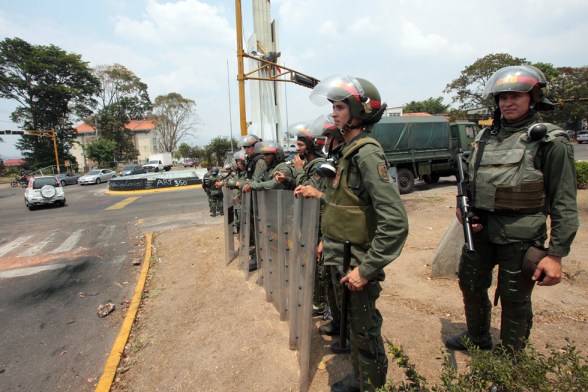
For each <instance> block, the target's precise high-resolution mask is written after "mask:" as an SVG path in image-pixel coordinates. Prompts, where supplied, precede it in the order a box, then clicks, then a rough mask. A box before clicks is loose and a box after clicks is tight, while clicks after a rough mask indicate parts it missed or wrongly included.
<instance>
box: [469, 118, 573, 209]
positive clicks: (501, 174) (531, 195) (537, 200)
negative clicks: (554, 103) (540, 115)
mask: <svg viewBox="0 0 588 392" xmlns="http://www.w3.org/2000/svg"><path fill="white" fill-rule="evenodd" d="M533 125H536V124H532V125H531V126H533ZM544 125H545V126H547V131H548V133H547V135H546V136H545V137H543V138H542V139H540V140H537V141H533V140H531V139H530V137H529V136H528V135H527V132H526V130H523V131H519V132H514V133H513V134H511V135H510V136H508V137H507V138H505V139H503V140H502V141H499V140H498V139H497V138H496V137H493V136H491V137H490V138H488V140H487V141H486V147H485V149H484V150H483V153H482V159H481V161H480V166H479V168H478V170H477V172H475V173H474V162H475V161H476V154H477V153H478V149H477V148H476V150H475V151H474V153H473V155H472V157H471V159H470V164H469V171H470V173H473V174H474V176H473V186H474V187H473V189H474V206H475V208H479V209H482V210H486V211H495V212H505V213H521V214H523V213H524V214H533V213H537V212H540V211H542V210H543V208H544V205H545V191H544V188H545V187H544V184H543V172H542V171H541V170H540V168H539V167H538V166H536V165H535V158H536V157H537V153H538V151H539V149H540V148H541V145H542V144H543V143H546V142H549V141H551V140H553V138H555V137H556V136H559V134H561V133H562V131H561V130H560V129H559V128H558V127H556V126H555V125H552V124H547V123H546V124H544ZM529 128H530V127H529ZM484 132H490V130H485V131H484ZM484 132H480V133H479V134H478V135H477V137H476V142H478V141H479V140H480V138H481V136H482V134H483V133H484Z"/></svg>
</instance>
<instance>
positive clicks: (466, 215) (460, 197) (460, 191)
mask: <svg viewBox="0 0 588 392" xmlns="http://www.w3.org/2000/svg"><path fill="white" fill-rule="evenodd" d="M463 161H464V156H463V154H457V208H459V209H460V211H461V219H462V226H463V236H464V239H465V248H466V252H475V251H476V250H475V248H474V238H473V235H472V220H471V218H472V216H473V213H472V211H471V210H470V204H469V199H470V198H469V195H470V179H469V176H468V172H467V170H466V169H465V167H464V162H463Z"/></svg>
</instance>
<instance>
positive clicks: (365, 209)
mask: <svg viewBox="0 0 588 392" xmlns="http://www.w3.org/2000/svg"><path fill="white" fill-rule="evenodd" d="M366 144H374V145H376V146H378V147H380V144H379V143H378V142H377V141H376V140H374V139H372V138H371V137H365V138H362V139H359V140H356V141H355V142H353V143H352V144H351V145H349V146H348V147H346V148H345V149H344V150H343V152H342V154H343V156H342V157H341V159H340V160H339V163H338V164H337V174H336V176H335V177H334V178H333V179H332V180H331V181H327V184H326V203H325V211H324V213H323V220H322V231H323V234H324V235H325V236H327V237H329V238H331V239H333V240H335V241H340V242H343V241H351V243H352V244H355V245H360V246H364V247H367V246H369V245H370V243H371V241H372V239H373V238H374V233H375V230H376V226H377V217H376V212H375V211H374V208H373V205H372V204H371V203H366V202H365V201H363V200H362V199H360V198H359V197H358V196H357V195H356V194H355V193H353V192H352V191H351V189H349V185H348V183H347V180H348V175H349V174H350V173H353V172H355V175H359V173H357V167H355V166H352V165H351V159H352V158H353V156H354V155H355V154H356V153H357V152H358V151H359V149H360V148H361V147H362V146H364V145H366Z"/></svg>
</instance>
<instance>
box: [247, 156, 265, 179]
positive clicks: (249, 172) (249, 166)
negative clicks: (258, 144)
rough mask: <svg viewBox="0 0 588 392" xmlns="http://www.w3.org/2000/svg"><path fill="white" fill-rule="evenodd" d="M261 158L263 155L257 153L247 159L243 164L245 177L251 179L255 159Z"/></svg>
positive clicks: (255, 162)
mask: <svg viewBox="0 0 588 392" xmlns="http://www.w3.org/2000/svg"><path fill="white" fill-rule="evenodd" d="M262 158H263V155H261V154H258V155H256V156H254V157H253V158H251V159H247V164H246V166H245V171H246V173H247V179H248V180H251V179H252V178H253V173H255V165H256V164H257V161H259V160H260V159H262Z"/></svg>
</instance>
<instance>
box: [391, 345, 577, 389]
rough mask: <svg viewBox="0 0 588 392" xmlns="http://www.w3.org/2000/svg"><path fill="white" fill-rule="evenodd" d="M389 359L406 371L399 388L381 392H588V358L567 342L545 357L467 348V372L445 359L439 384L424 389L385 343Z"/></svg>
mask: <svg viewBox="0 0 588 392" xmlns="http://www.w3.org/2000/svg"><path fill="white" fill-rule="evenodd" d="M387 344H388V349H389V352H390V354H391V356H392V357H393V358H394V360H395V361H396V363H397V365H398V366H399V367H400V368H403V369H405V374H406V381H402V382H401V383H400V384H398V383H397V384H398V385H393V384H392V382H390V381H389V382H388V383H387V385H386V386H385V388H384V389H383V390H384V391H391V392H396V391H398V392H400V391H415V392H416V391H418V392H471V391H497V392H498V391H512V392H519V391H520V392H555V391H578V392H579V391H586V390H588V357H586V356H583V355H582V354H581V353H580V352H579V350H578V349H577V348H576V347H575V346H573V345H571V343H570V342H569V341H568V342H567V344H566V346H565V347H563V348H561V349H555V348H553V347H550V346H547V349H548V350H549V355H547V356H546V355H544V354H541V353H539V352H537V350H535V348H534V347H533V346H532V345H528V346H527V348H526V349H525V350H523V351H518V352H516V353H514V354H513V353H512V352H511V351H509V350H504V349H502V348H500V347H497V348H495V349H494V350H493V351H481V350H478V349H476V348H475V347H469V348H470V354H471V359H470V362H469V364H468V366H467V371H465V372H463V373H461V374H460V373H459V372H458V371H457V369H455V368H454V366H453V365H452V364H451V362H450V358H449V356H448V355H447V354H446V355H444V360H443V371H442V373H441V380H440V381H441V384H437V385H433V386H431V387H428V386H427V381H426V379H425V378H424V377H423V376H421V375H419V374H418V373H417V371H416V368H415V366H414V365H413V364H411V363H410V360H409V358H408V356H407V355H406V354H405V353H404V350H403V349H402V347H401V346H394V344H393V343H391V342H390V341H388V342H387Z"/></svg>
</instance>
